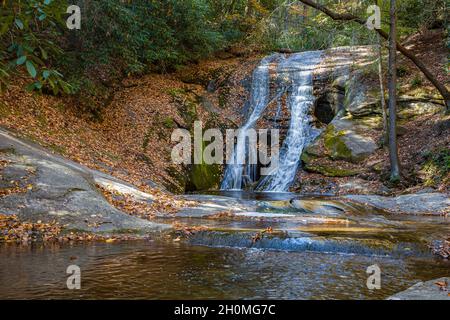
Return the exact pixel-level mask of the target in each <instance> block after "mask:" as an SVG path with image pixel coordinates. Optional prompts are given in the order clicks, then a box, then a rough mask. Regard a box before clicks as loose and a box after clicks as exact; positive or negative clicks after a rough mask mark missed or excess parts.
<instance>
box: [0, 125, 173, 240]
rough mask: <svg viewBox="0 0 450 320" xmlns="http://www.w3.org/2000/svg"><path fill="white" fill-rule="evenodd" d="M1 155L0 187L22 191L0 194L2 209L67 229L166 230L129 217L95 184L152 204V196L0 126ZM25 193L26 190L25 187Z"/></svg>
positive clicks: (7, 212) (140, 231) (29, 219)
mask: <svg viewBox="0 0 450 320" xmlns="http://www.w3.org/2000/svg"><path fill="white" fill-rule="evenodd" d="M0 158H1V159H4V160H7V161H8V163H7V165H6V167H5V168H3V170H2V174H1V175H0V188H10V187H11V186H12V185H11V182H15V183H19V186H20V187H22V192H16V193H11V194H10V195H7V196H3V197H1V198H0V212H1V213H4V214H16V215H17V216H18V217H19V218H20V219H21V220H23V221H32V222H36V221H38V220H41V221H43V222H50V221H57V222H59V223H60V224H61V225H62V226H64V227H65V228H66V229H67V230H75V231H87V232H94V233H105V232H107V233H114V232H129V233H148V232H154V231H162V230H166V229H169V228H170V226H169V225H165V224H158V223H153V222H151V221H148V220H144V219H140V218H137V217H133V216H130V215H128V214H126V213H124V212H122V211H120V210H117V209H116V208H114V207H113V206H112V205H110V204H109V203H108V202H107V201H106V199H105V198H104V197H103V194H102V193H101V192H100V191H99V190H98V189H97V187H96V184H101V185H103V186H108V187H110V188H112V189H114V190H118V191H121V192H125V193H128V194H131V195H133V196H135V197H136V198H138V199H141V200H146V201H149V202H151V201H152V196H151V195H147V194H144V193H142V192H141V191H139V190H137V189H136V188H134V187H133V186H131V185H129V184H127V183H126V182H123V181H120V180H118V179H116V178H114V177H111V176H109V175H106V174H104V173H101V172H98V171H95V170H91V169H89V168H87V167H84V166H82V165H79V164H77V163H74V162H72V161H70V160H66V159H64V158H62V157H59V156H56V155H52V154H50V153H48V152H46V151H45V150H43V149H42V148H40V147H39V146H36V145H34V144H32V143H28V142H25V141H22V140H20V139H18V138H16V137H14V136H12V135H11V134H10V133H9V132H7V131H3V130H1V129H0ZM23 190H24V191H25V192H24V191H23Z"/></svg>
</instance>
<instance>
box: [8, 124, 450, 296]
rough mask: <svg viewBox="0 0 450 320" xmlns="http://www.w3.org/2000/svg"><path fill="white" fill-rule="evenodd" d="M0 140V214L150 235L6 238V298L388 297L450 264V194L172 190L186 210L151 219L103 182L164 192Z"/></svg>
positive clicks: (135, 194)
mask: <svg viewBox="0 0 450 320" xmlns="http://www.w3.org/2000/svg"><path fill="white" fill-rule="evenodd" d="M0 135H1V138H0V150H1V151H0V157H1V161H2V171H1V182H0V183H1V190H3V191H4V192H3V193H2V194H1V197H0V213H2V214H6V215H8V214H10V215H12V214H14V215H16V216H17V217H18V218H19V219H20V220H23V221H31V222H38V221H39V222H43V223H49V222H52V221H53V222H55V221H56V222H57V223H59V224H60V225H61V226H63V227H64V229H65V231H66V232H80V231H82V232H88V233H92V234H109V235H114V234H133V235H140V236H145V237H147V238H148V236H149V237H150V239H151V240H148V239H147V240H135V241H128V242H120V243H110V242H91V243H89V244H87V243H83V242H70V243H60V242H52V243H41V242H36V243H33V242H32V243H28V244H27V245H20V246H17V245H15V244H14V243H7V244H2V245H1V246H0V257H1V259H0V261H1V262H0V264H1V266H0V270H2V272H1V273H0V278H1V283H2V284H3V285H2V289H0V297H3V298H18V297H19V298H30V297H31V298H73V297H78V298H116V297H125V298H136V297H139V298H180V297H183V298H241V297H248V298H287V299H298V298H305V299H323V298H364V299H372V298H373V299H379V298H387V297H388V296H390V295H392V294H395V293H396V292H399V291H401V290H405V289H407V288H408V287H409V286H412V285H414V284H415V283H417V282H419V281H427V280H431V279H434V278H440V277H444V276H448V271H449V270H450V265H449V262H448V261H445V260H442V259H439V258H437V257H435V256H433V254H432V252H431V251H430V249H429V245H430V244H432V243H433V241H438V240H439V239H443V238H444V237H446V236H447V235H448V234H450V224H449V220H448V219H449V218H448V217H447V214H448V212H449V206H450V200H449V197H448V195H446V194H441V193H436V192H426V193H418V194H413V195H402V196H398V197H382V196H371V195H348V196H340V197H333V196H316V195H300V194H295V193H245V192H240V193H224V194H217V193H216V194H192V195H184V196H173V199H175V200H174V201H185V202H186V203H189V205H188V206H186V207H180V208H179V209H178V210H176V211H171V212H170V213H168V212H164V210H160V211H158V212H155V214H154V215H152V216H148V217H147V218H145V217H143V216H141V217H139V216H133V215H130V214H129V213H126V212H124V211H121V210H119V209H117V208H116V207H115V206H113V205H112V204H111V203H110V202H108V201H107V199H105V197H104V196H103V194H102V193H101V192H100V190H99V189H98V187H102V188H103V187H104V188H108V189H109V190H113V191H114V192H115V194H121V195H127V196H128V197H132V198H133V199H135V201H137V202H139V203H142V204H148V205H152V203H155V202H157V201H158V199H157V197H158V195H155V194H150V193H146V192H143V191H141V190H139V189H137V188H136V187H134V186H132V185H130V184H128V183H125V182H123V181H120V180H118V179H116V178H114V177H112V176H108V175H106V174H103V173H101V172H98V171H95V170H91V169H88V168H86V167H84V166H82V165H79V164H76V163H74V162H71V161H68V160H67V159H64V158H61V157H59V156H55V155H53V154H51V153H49V152H47V151H46V150H44V149H42V148H40V147H38V146H36V145H34V144H32V143H30V142H27V141H25V140H22V139H19V138H17V137H15V136H14V135H13V134H12V133H11V132H8V131H4V130H2V131H0ZM171 199H172V198H171ZM181 203H184V202H181ZM180 226H182V227H180ZM73 263H76V264H79V265H81V268H82V270H85V273H84V275H85V278H84V279H86V281H87V282H86V283H87V285H86V287H84V288H83V290H82V292H78V293H75V294H74V293H73V292H68V291H67V290H64V289H61V283H63V282H61V281H65V270H64V268H65V267H66V265H68V264H73ZM374 264H377V265H379V266H380V267H381V269H382V272H383V273H382V275H383V287H382V289H380V290H377V291H371V290H368V289H367V287H366V279H367V274H366V269H367V267H369V266H371V265H374ZM17 269H20V270H22V272H23V273H26V274H27V275H29V277H30V280H29V281H28V282H24V281H21V280H20V279H18V278H17V277H19V275H17V273H15V272H13V270H17ZM137 275H139V277H138V276H137ZM94 279H96V280H94ZM108 279H112V280H108ZM158 279H166V280H165V281H164V282H161V281H160V280H158ZM167 279H169V280H167ZM60 282H61V283H60ZM44 283H45V284H46V286H44ZM94 283H95V284H96V285H94ZM119 283H121V284H123V283H126V284H127V285H126V286H125V287H124V286H123V285H120V286H119V285H118V284H119ZM17 284H18V285H17ZM44 289H45V290H44Z"/></svg>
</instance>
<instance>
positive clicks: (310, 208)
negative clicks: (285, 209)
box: [291, 199, 349, 215]
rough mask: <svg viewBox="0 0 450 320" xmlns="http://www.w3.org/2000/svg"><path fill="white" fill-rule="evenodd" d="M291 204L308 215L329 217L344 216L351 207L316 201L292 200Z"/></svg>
mask: <svg viewBox="0 0 450 320" xmlns="http://www.w3.org/2000/svg"><path fill="white" fill-rule="evenodd" d="M291 204H292V206H293V207H294V208H296V209H298V210H302V211H304V212H306V213H316V214H327V215H339V214H343V213H345V211H346V210H348V209H349V207H348V206H346V205H345V204H343V203H338V202H333V201H323V200H315V199H293V200H291Z"/></svg>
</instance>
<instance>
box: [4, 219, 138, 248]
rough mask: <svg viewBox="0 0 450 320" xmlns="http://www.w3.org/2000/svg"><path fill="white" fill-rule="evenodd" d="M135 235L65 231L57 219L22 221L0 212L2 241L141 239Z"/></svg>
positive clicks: (26, 242)
mask: <svg viewBox="0 0 450 320" xmlns="http://www.w3.org/2000/svg"><path fill="white" fill-rule="evenodd" d="M140 239H143V237H139V236H134V235H126V234H120V235H99V234H91V233H87V232H68V233H65V232H64V227H63V226H61V225H60V224H59V223H58V222H56V221H51V222H49V223H44V222H42V221H37V222H27V221H21V220H20V219H19V218H18V217H17V216H16V215H5V214H0V243H19V244H28V243H30V242H63V243H65V242H91V241H99V242H106V243H113V242H119V241H131V240H140Z"/></svg>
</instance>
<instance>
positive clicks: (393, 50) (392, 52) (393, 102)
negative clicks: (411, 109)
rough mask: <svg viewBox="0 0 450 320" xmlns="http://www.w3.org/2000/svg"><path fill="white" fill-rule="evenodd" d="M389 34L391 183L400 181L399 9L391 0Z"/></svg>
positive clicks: (394, 0)
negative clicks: (398, 141)
mask: <svg viewBox="0 0 450 320" xmlns="http://www.w3.org/2000/svg"><path fill="white" fill-rule="evenodd" d="M390 24H391V28H390V33H389V83H388V88H389V159H390V162H391V181H393V182H395V181H399V180H400V164H399V160H398V145H397V121H396V120H397V41H396V39H397V8H396V0H391V7H390Z"/></svg>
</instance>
